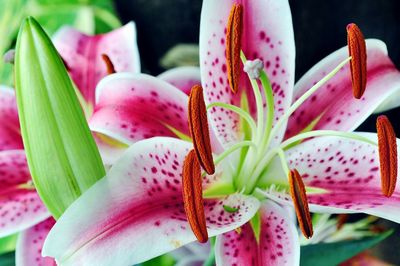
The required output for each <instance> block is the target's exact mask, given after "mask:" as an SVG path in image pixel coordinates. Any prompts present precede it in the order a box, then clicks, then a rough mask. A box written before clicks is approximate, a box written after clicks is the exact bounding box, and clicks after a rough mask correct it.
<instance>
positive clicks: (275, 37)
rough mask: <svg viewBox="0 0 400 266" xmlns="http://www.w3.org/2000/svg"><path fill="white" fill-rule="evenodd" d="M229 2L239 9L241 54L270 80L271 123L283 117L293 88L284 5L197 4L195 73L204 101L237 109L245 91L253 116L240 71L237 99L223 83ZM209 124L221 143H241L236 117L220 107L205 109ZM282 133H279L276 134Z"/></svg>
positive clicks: (265, 1)
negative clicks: (199, 8)
mask: <svg viewBox="0 0 400 266" xmlns="http://www.w3.org/2000/svg"><path fill="white" fill-rule="evenodd" d="M233 3H241V4H242V5H243V13H244V17H243V22H244V26H243V38H242V50H243V51H244V53H245V55H246V56H247V58H248V59H255V58H260V59H261V60H263V62H264V65H265V69H266V71H267V74H268V76H269V78H270V80H271V84H272V87H273V90H274V99H275V119H277V118H278V117H279V116H281V115H282V114H283V112H284V111H285V110H286V109H287V108H288V106H289V105H290V103H291V101H292V90H293V84H294V62H295V61H294V59H295V46H294V37H293V28H292V19H291V13H290V8H289V4H288V1H286V0H283V1H275V0H262V1H251V0H241V1H238V0H227V1H215V0H206V1H203V9H202V14H201V24H200V68H201V77H202V83H203V86H204V88H205V99H206V101H207V102H208V103H210V102H215V101H218V102H225V103H231V104H235V105H239V104H240V97H241V95H242V92H243V91H246V93H247V96H248V99H249V102H250V106H251V112H252V114H253V115H254V113H255V104H254V94H253V92H252V89H251V86H250V84H249V82H248V78H247V76H246V75H245V73H244V72H243V73H242V75H241V82H240V86H239V91H238V93H237V94H233V93H232V92H231V89H230V87H229V85H228V81H227V67H226V57H225V42H226V40H225V38H226V37H225V35H226V25H227V20H228V17H229V12H230V9H231V7H232V4H233ZM210 114H211V120H212V121H211V122H212V125H213V127H214V130H215V131H216V133H217V135H218V137H219V139H220V141H221V142H222V143H223V144H228V143H230V142H234V141H236V140H237V139H238V138H239V139H240V138H241V134H240V132H238V131H239V129H240V128H239V126H238V122H239V120H238V117H237V116H236V115H235V114H234V113H232V112H227V111H226V110H223V109H221V108H213V109H211V110H210ZM282 134H283V132H282Z"/></svg>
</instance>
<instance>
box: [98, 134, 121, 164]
mask: <svg viewBox="0 0 400 266" xmlns="http://www.w3.org/2000/svg"><path fill="white" fill-rule="evenodd" d="M92 133H93V137H94V140H95V141H96V145H97V148H98V149H99V152H100V155H101V159H102V160H103V163H104V165H105V166H111V165H113V164H114V163H115V162H116V161H117V160H118V159H119V158H120V157H121V156H122V154H123V153H124V152H125V151H126V149H127V148H128V146H127V145H123V144H121V143H120V142H118V141H117V140H114V139H112V138H109V137H107V139H104V137H103V136H102V134H99V133H96V132H92Z"/></svg>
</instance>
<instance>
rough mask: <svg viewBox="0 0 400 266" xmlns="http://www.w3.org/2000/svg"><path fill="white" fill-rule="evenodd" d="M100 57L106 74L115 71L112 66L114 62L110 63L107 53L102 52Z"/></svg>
mask: <svg viewBox="0 0 400 266" xmlns="http://www.w3.org/2000/svg"><path fill="white" fill-rule="evenodd" d="M101 58H102V59H103V61H104V63H105V64H106V67H107V74H113V73H116V71H115V68H114V64H113V63H112V61H111V59H110V57H108V55H106V54H102V55H101Z"/></svg>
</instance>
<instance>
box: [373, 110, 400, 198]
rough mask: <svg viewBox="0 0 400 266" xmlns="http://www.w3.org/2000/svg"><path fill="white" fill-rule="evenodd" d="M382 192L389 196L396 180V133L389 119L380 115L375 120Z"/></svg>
mask: <svg viewBox="0 0 400 266" xmlns="http://www.w3.org/2000/svg"><path fill="white" fill-rule="evenodd" d="M376 131H377V133H378V150H379V162H380V171H381V185H382V193H383V194H384V195H385V196H386V197H390V196H391V195H392V194H393V192H394V189H395V187H396V181H397V143H396V134H395V133H394V129H393V127H392V124H391V123H390V121H389V119H388V118H387V117H386V116H385V115H381V116H379V117H378V119H377V120H376Z"/></svg>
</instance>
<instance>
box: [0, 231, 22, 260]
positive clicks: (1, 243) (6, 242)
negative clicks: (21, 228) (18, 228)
mask: <svg viewBox="0 0 400 266" xmlns="http://www.w3.org/2000/svg"><path fill="white" fill-rule="evenodd" d="M17 237H18V234H15V235H10V236H7V237H3V238H0V255H1V254H4V253H6V252H10V251H14V250H15V246H16V244H17Z"/></svg>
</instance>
